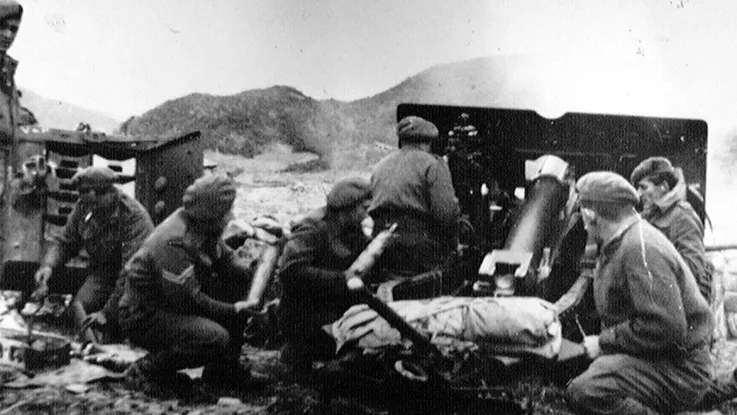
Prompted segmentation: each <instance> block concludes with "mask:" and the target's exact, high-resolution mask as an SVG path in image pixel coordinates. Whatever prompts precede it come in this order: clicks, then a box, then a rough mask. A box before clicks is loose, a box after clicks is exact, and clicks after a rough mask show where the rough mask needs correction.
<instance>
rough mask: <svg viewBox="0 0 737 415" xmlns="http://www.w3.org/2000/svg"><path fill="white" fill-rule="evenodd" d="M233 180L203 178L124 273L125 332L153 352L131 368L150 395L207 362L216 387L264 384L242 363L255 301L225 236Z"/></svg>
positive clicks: (207, 375) (130, 379) (207, 377)
mask: <svg viewBox="0 0 737 415" xmlns="http://www.w3.org/2000/svg"><path fill="white" fill-rule="evenodd" d="M235 197H236V187H235V184H234V183H233V181H232V180H231V179H229V178H226V177H222V176H219V175H214V174H212V175H208V176H203V177H201V178H199V179H197V180H196V181H195V182H194V183H193V184H192V185H190V186H189V187H188V188H187V189H186V190H185V193H184V196H183V197H182V207H181V208H179V209H177V210H176V211H174V212H173V213H172V214H171V215H170V216H169V217H168V218H166V219H165V220H164V221H163V222H161V223H160V224H159V225H158V226H157V227H156V229H155V230H154V231H153V233H152V234H151V236H150V237H149V238H148V239H146V241H145V242H144V244H143V246H141V248H140V249H139V250H138V252H136V253H135V255H133V258H131V260H130V261H129V262H128V264H127V265H126V267H125V269H124V270H123V277H124V278H125V290H124V292H123V296H122V298H121V299H120V303H119V318H120V325H121V328H122V329H123V333H124V334H125V335H126V337H127V338H129V339H130V341H131V342H132V343H133V344H135V345H137V346H140V347H143V348H144V349H146V350H148V351H149V353H148V354H147V355H146V356H145V357H143V358H142V359H140V360H138V361H137V362H135V363H134V364H133V365H132V366H131V367H130V368H129V369H128V372H127V377H126V380H127V383H128V385H129V386H130V387H132V388H136V389H142V390H144V391H145V392H148V393H151V394H154V395H155V394H158V393H161V392H163V391H167V390H170V389H169V388H170V387H174V388H175V390H176V386H181V385H182V383H181V382H179V380H178V379H179V377H178V376H177V371H178V370H180V369H184V368H194V367H199V366H205V369H204V371H203V373H202V380H203V381H205V382H207V383H208V384H211V385H216V386H223V385H238V386H241V387H256V386H261V385H260V383H261V382H260V380H257V379H255V378H253V377H252V375H251V372H250V370H249V369H248V368H246V367H243V366H242V365H241V364H240V360H239V359H240V352H241V346H242V345H243V340H244V339H243V329H244V327H245V324H246V322H247V321H248V317H249V316H251V315H252V312H253V311H254V310H255V308H256V307H257V306H258V304H257V301H244V300H242V299H243V298H245V297H246V296H247V293H248V288H249V285H250V284H249V280H248V277H249V276H250V270H249V269H247V268H246V267H245V266H242V265H241V264H240V263H239V262H238V261H237V253H236V252H235V251H234V250H233V249H232V248H230V247H229V246H227V245H226V244H225V242H224V241H223V240H222V238H221V235H222V233H223V230H224V229H225V226H226V225H227V223H228V222H229V220H230V219H231V218H232V214H231V208H232V206H233V202H234V200H235Z"/></svg>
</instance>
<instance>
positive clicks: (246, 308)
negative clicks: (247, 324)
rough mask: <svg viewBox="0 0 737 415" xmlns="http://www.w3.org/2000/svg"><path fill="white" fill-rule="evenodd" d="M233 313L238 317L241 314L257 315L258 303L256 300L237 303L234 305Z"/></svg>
mask: <svg viewBox="0 0 737 415" xmlns="http://www.w3.org/2000/svg"><path fill="white" fill-rule="evenodd" d="M233 305H234V306H235V312H236V314H238V315H241V314H258V313H259V311H260V310H259V309H258V305H259V302H258V301H256V300H245V301H238V302H236V303H235V304H233Z"/></svg>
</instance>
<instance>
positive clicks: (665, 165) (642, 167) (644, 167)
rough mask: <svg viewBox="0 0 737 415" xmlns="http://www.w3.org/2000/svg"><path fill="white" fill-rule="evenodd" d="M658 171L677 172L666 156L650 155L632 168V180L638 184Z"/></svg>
mask: <svg viewBox="0 0 737 415" xmlns="http://www.w3.org/2000/svg"><path fill="white" fill-rule="evenodd" d="M657 173H675V169H674V168H673V165H672V164H671V162H670V160H668V159H667V158H665V157H650V158H648V159H645V160H643V161H642V162H640V164H638V165H637V167H635V169H634V170H632V174H631V175H630V181H631V182H632V183H633V184H638V183H640V181H641V180H642V179H644V178H646V177H650V176H652V175H653V174H657Z"/></svg>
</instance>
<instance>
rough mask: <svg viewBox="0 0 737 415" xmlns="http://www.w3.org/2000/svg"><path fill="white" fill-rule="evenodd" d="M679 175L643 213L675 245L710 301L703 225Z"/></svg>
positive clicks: (710, 267)
mask: <svg viewBox="0 0 737 415" xmlns="http://www.w3.org/2000/svg"><path fill="white" fill-rule="evenodd" d="M676 176H677V177H679V183H678V185H676V186H675V187H674V188H673V189H672V190H671V191H670V192H668V193H667V194H665V195H664V196H663V197H661V198H660V199H659V200H657V201H655V203H654V206H653V207H652V208H651V209H648V210H646V211H645V212H643V214H642V217H643V219H645V220H647V221H648V222H650V223H651V224H652V225H653V226H655V227H656V228H658V229H659V230H660V231H661V232H663V233H664V234H665V236H666V237H667V238H668V239H669V240H670V241H671V242H672V243H673V245H675V247H676V250H678V253H679V254H681V256H682V257H683V259H684V260H685V261H686V264H687V265H688V267H689V269H690V270H691V273H692V274H693V275H694V277H695V278H696V282H697V283H698V284H699V290H700V291H701V294H703V295H704V298H706V300H707V301H710V299H711V289H712V288H711V282H712V274H713V273H714V266H713V264H712V263H711V262H710V261H709V259H708V258H707V257H706V249H705V247H704V224H703V223H702V222H701V220H699V217H698V215H697V214H696V212H695V211H694V209H693V207H692V206H691V205H690V204H689V203H688V202H687V201H686V187H685V182H684V180H683V173H682V171H681V170H680V169H677V170H676Z"/></svg>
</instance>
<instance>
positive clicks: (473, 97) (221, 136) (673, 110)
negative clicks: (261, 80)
mask: <svg viewBox="0 0 737 415" xmlns="http://www.w3.org/2000/svg"><path fill="white" fill-rule="evenodd" d="M638 65H640V66H638ZM641 65H644V64H643V63H638V62H634V63H633V64H632V65H631V71H630V72H622V73H617V74H612V73H611V71H607V61H606V60H603V61H600V62H599V61H597V62H595V63H591V62H589V63H586V64H584V63H581V62H570V61H565V60H562V59H550V58H544V57H530V56H522V55H512V56H494V57H484V58H477V59H472V60H468V61H463V62H456V63H449V64H443V65H437V66H434V67H431V68H429V69H427V70H425V71H422V72H420V73H418V74H416V75H414V76H411V77H409V78H407V79H405V80H404V81H403V82H401V83H399V84H398V85H396V86H394V87H392V88H390V89H388V90H386V91H383V92H381V93H378V94H376V95H373V96H371V97H367V98H363V99H359V100H356V101H352V102H342V101H336V100H324V101H319V100H315V99H312V98H310V97H307V96H305V95H304V94H303V93H302V92H300V91H298V90H297V89H294V88H292V87H288V86H274V87H271V88H267V89H261V90H250V91H244V92H241V93H239V94H236V95H231V96H213V95H205V94H192V95H188V96H184V97H181V98H177V99H174V100H171V101H168V102H165V103H164V104H162V105H160V106H158V107H156V108H154V109H152V110H150V111H148V112H146V113H144V114H143V115H141V116H140V117H135V118H131V119H130V120H128V121H126V122H125V123H124V124H123V125H122V127H121V130H122V131H124V132H127V133H129V134H142V133H155V134H168V133H177V132H184V131H191V130H195V129H197V130H200V131H202V132H203V133H204V136H205V137H206V139H207V140H209V147H210V148H213V149H218V150H221V151H224V152H232V153H237V154H242V155H245V156H248V157H253V156H254V155H256V154H259V153H261V152H263V151H265V150H266V149H268V147H269V146H270V145H271V144H272V143H285V144H289V145H291V146H293V147H294V149H295V150H299V151H303V150H307V151H312V152H315V153H317V154H319V155H320V156H321V159H322V161H323V165H324V166H327V165H331V166H333V167H335V168H338V169H341V168H347V167H357V166H369V165H371V164H373V163H374V162H375V161H376V160H378V159H379V158H380V157H381V156H382V155H383V154H384V153H385V152H386V150H383V149H380V148H379V147H378V146H376V145H375V143H376V142H379V143H385V144H389V145H394V144H395V143H396V138H395V135H394V125H395V122H396V120H395V110H396V107H397V105H398V104H399V103H402V102H416V103H438V104H440V103H442V104H452V105H472V106H495V107H503V108H521V109H535V110H538V112H540V113H541V114H543V115H546V116H551V117H556V116H559V115H561V114H562V113H563V112H564V111H583V112H611V113H622V114H640V115H648V114H650V115H658V116H669V115H681V114H679V113H678V112H679V111H681V112H682V111H683V108H688V107H684V102H685V99H683V97H680V96H678V95H677V94H675V93H674V91H673V90H672V89H669V86H668V85H667V84H664V83H662V82H658V81H657V79H656V80H653V79H649V78H642V77H639V76H635V75H639V74H640V73H643V70H644V69H647V68H644V67H641ZM663 102H665V103H666V104H665V105H664V103H663ZM652 108H657V109H658V111H660V112H658V113H654V112H653V109H652ZM663 110H664V111H665V112H662V111H663ZM687 115H688V114H687ZM691 115H693V114H691Z"/></svg>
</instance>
